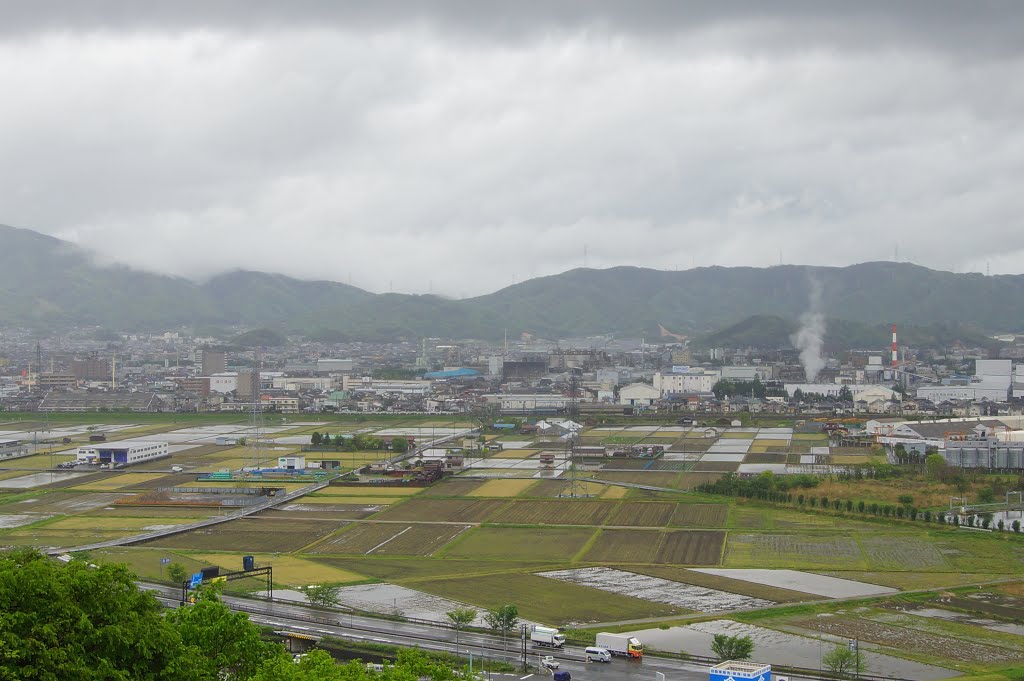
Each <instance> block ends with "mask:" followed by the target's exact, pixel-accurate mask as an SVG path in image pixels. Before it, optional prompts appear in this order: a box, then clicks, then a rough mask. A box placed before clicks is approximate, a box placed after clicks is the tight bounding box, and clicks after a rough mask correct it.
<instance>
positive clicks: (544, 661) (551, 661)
mask: <svg viewBox="0 0 1024 681" xmlns="http://www.w3.org/2000/svg"><path fill="white" fill-rule="evenodd" d="M540 664H541V666H542V667H544V668H545V669H558V660H556V659H555V658H553V657H551V656H550V655H545V656H544V657H542V658H541V659H540Z"/></svg>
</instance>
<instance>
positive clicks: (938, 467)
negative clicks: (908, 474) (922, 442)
mask: <svg viewBox="0 0 1024 681" xmlns="http://www.w3.org/2000/svg"><path fill="white" fill-rule="evenodd" d="M924 469H925V471H926V472H927V474H928V477H929V478H931V479H932V480H939V479H941V478H942V477H943V474H944V473H945V472H946V460H945V459H944V458H942V455H941V454H929V455H928V456H926V457H925V458H924Z"/></svg>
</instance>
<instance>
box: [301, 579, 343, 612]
mask: <svg viewBox="0 0 1024 681" xmlns="http://www.w3.org/2000/svg"><path fill="white" fill-rule="evenodd" d="M339 594H341V586H340V585H339V584H313V585H312V586H307V587H306V600H307V601H309V603H310V605H318V606H320V607H321V608H331V607H334V606H335V605H337V604H338V603H339V598H338V596H339Z"/></svg>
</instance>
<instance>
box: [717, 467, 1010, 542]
mask: <svg viewBox="0 0 1024 681" xmlns="http://www.w3.org/2000/svg"><path fill="white" fill-rule="evenodd" d="M819 482H820V481H819V479H818V478H816V477H814V476H811V475H789V476H785V477H782V476H773V475H772V474H771V473H770V472H765V473H762V474H760V475H758V476H755V477H753V478H740V477H737V476H736V475H735V474H734V473H729V474H727V475H725V476H723V477H722V478H720V479H719V480H717V481H715V482H713V483H708V484H705V485H701V486H700V487H698V488H697V489H698V490H699V491H701V492H707V493H709V494H723V495H728V496H738V497H743V498H746V499H757V500H760V501H767V502H771V503H777V504H793V505H795V506H797V507H798V508H801V509H804V508H811V509H819V508H820V509H821V510H825V511H829V510H831V511H840V512H842V511H845V512H846V513H854V512H856V513H860V514H863V515H872V516H875V517H880V518H893V519H896V520H904V519H905V520H918V519H921V520H923V521H924V522H926V523H930V522H932V521H934V522H937V523H939V524H945V523H946V522H949V523H951V524H954V525H960V524H961V520H960V518H959V516H957V515H954V516H952V517H950V518H947V516H948V514H947V513H941V512H940V513H934V514H933V513H932V512H931V511H930V510H927V509H926V510H924V511H921V510H920V509H919V508H917V507H916V506H914V505H913V503H914V497H913V496H912V495H909V494H903V495H900V496H899V498H898V501H899V503H897V504H880V503H878V502H866V501H863V500H860V501H857V502H854V501H853V500H852V499H836V498H832V499H830V498H829V497H827V496H824V495H822V496H820V497H819V496H815V495H813V494H808V493H806V492H799V491H797V492H796V493H794V491H793V490H800V489H803V490H810V489H813V488H814V487H816V486H817V485H818V484H819ZM991 496H993V495H992V493H991V489H989V494H988V495H984V498H989V497H991ZM982 497H983V495H981V494H979V500H980V499H981V498H982ZM981 503H985V502H984V501H982V502H981ZM969 519H970V520H969V523H967V522H965V523H963V524H965V525H967V524H969V525H970V526H972V527H980V528H983V529H989V528H991V529H996V530H999V531H1001V532H1002V531H1004V530H1012V531H1013V532H1020V531H1021V523H1020V521H1019V520H1014V521H1013V522H1012V523H1010V524H1006V523H1005V522H1004V521H1002V520H998V521H996V522H995V523H994V524H993V516H992V514H990V513H982V514H978V515H975V516H969Z"/></svg>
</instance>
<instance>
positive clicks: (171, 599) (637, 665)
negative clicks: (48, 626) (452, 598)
mask: <svg viewBox="0 0 1024 681" xmlns="http://www.w3.org/2000/svg"><path fill="white" fill-rule="evenodd" d="M140 587H142V588H143V589H146V590H149V591H154V592H156V593H157V594H158V597H159V598H160V600H161V602H163V603H164V604H165V605H167V606H168V607H177V606H178V605H179V603H180V599H181V593H180V591H179V590H175V589H173V588H171V587H166V586H161V585H155V584H148V583H141V584H140ZM223 600H224V602H225V604H226V605H228V607H230V608H232V609H235V610H241V611H244V612H246V613H248V615H249V618H250V619H251V620H252V621H253V622H256V623H257V624H261V625H264V626H268V627H272V628H273V629H275V630H288V631H297V632H300V633H304V634H308V635H313V636H333V637H336V638H344V639H348V640H353V641H365V642H371V643H384V644H392V645H401V646H418V647H420V648H423V649H426V650H439V651H446V652H455V631H454V630H453V629H451V628H449V627H446V626H443V625H438V624H428V623H416V622H395V621H390V620H381V619H377V618H373V617H366V616H362V615H356V614H350V613H337V612H327V611H323V610H318V609H315V608H309V607H306V606H303V605H300V604H298V603H287V602H281V601H272V602H268V601H262V600H255V599H247V598H239V597H234V596H225V597H224V598H223ZM459 653H460V654H461V655H463V656H466V655H468V654H470V653H471V654H472V655H473V658H474V659H475V660H479V659H482V658H487V659H503V660H506V661H508V662H511V663H513V664H516V665H518V664H519V663H520V662H521V660H522V641H521V640H520V638H519V637H518V635H513V636H510V637H509V639H508V642H507V646H504V647H503V645H502V641H501V638H500V637H498V636H494V635H491V634H484V633H479V632H462V633H461V634H460V636H459ZM543 655H552V656H553V657H555V659H557V660H558V661H559V664H560V669H562V670H566V671H569V672H570V673H571V674H572V675H573V677H574V678H577V679H588V680H590V679H594V680H596V681H613V680H621V679H627V680H630V681H641V680H642V681H654V678H655V672H661V673H663V674H665V678H666V680H668V681H673V680H675V681H697V680H698V679H699V680H700V681H704V680H706V679H707V678H708V671H707V666H706V665H703V664H696V663H691V662H683V661H680V660H671V659H666V658H659V657H654V656H648V657H645V658H644V659H643V660H626V659H622V658H616V659H614V660H613V661H612V662H611V663H607V664H603V663H598V662H594V663H591V662H586V657H585V655H584V653H583V648H582V647H577V646H566V647H565V648H563V649H561V650H551V649H550V648H544V647H533V646H529V645H528V647H527V661H528V663H529V665H530V666H531V671H528V672H524V673H520V674H515V675H501V676H507V677H508V678H509V679H511V678H516V679H523V680H524V681H525V679H533V680H534V681H545V679H549V678H550V673H549V672H547V671H546V670H543V669H540V670H539V671H538V668H539V662H540V657H541V656H543ZM495 676H498V675H495ZM789 678H790V679H792V680H793V681H809V680H808V679H805V678H804V677H797V676H790V677H789Z"/></svg>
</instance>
